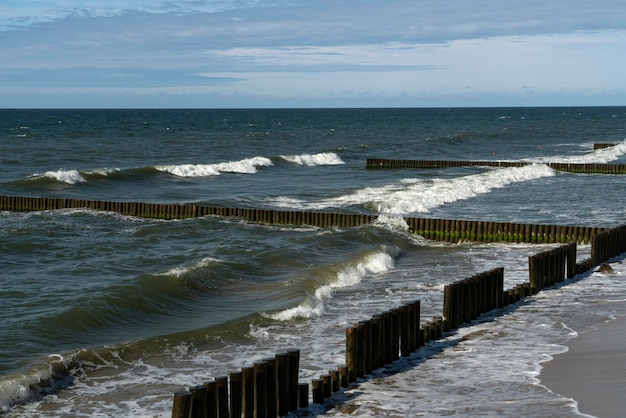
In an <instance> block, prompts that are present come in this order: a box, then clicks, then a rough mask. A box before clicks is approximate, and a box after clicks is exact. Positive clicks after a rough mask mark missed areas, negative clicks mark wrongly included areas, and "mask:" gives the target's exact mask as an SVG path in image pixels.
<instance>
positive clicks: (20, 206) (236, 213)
mask: <svg viewBox="0 0 626 418" xmlns="http://www.w3.org/2000/svg"><path fill="white" fill-rule="evenodd" d="M81 208H84V209H90V210H100V211H107V212H115V213H120V214H123V215H128V216H139V217H145V218H158V219H186V218H195V217H202V216H211V215H213V216H226V217H235V218H241V219H245V220H247V221H250V222H261V223H270V224H288V225H311V226H318V227H322V228H325V227H331V226H334V227H339V228H351V227H357V226H362V225H367V224H370V223H372V222H374V221H375V220H376V219H377V216H376V215H370V214H355V213H328V212H302V211H283V210H274V209H255V208H232V207H231V208H227V207H216V206H204V205H192V204H189V205H179V204H163V203H140V202H110V201H100V200H84V199H65V198H53V197H28V196H0V210H10V211H39V210H60V209H81ZM404 220H405V222H406V223H407V224H408V226H409V229H410V230H411V231H413V232H414V233H416V234H418V235H421V236H423V237H424V238H426V239H429V240H434V241H446V242H460V241H473V242H492V241H507V242H526V243H566V242H577V243H579V244H583V243H584V244H586V243H589V240H590V239H591V237H592V236H594V235H595V234H597V233H598V232H600V231H602V230H604V228H597V227H587V226H565V225H541V224H520V223H514V222H489V221H471V220H454V219H434V218H408V217H407V218H404Z"/></svg>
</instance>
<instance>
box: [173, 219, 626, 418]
mask: <svg viewBox="0 0 626 418" xmlns="http://www.w3.org/2000/svg"><path fill="white" fill-rule="evenodd" d="M591 245H592V251H591V253H592V257H591V258H589V259H586V260H583V261H581V262H580V263H577V261H576V249H577V246H576V243H569V244H566V245H561V246H559V247H557V248H553V249H549V250H546V251H542V252H540V253H537V254H535V255H532V256H530V257H529V258H528V265H529V270H528V272H529V273H528V277H529V279H528V281H527V282H524V283H520V284H518V285H516V286H515V287H514V288H511V289H507V290H504V268H502V267H500V268H495V269H493V270H490V271H486V272H483V273H479V274H476V275H473V276H471V277H469V278H465V279H462V280H458V281H456V282H453V283H451V284H448V285H446V286H445V287H444V291H443V312H442V316H437V317H433V318H431V319H429V320H426V321H422V320H421V313H420V306H421V305H420V301H419V300H418V301H413V302H409V303H406V304H403V305H402V306H400V307H397V308H393V309H390V310H388V311H385V312H382V313H379V314H375V315H373V316H372V317H371V318H370V319H368V320H362V321H359V322H358V323H356V324H354V325H352V326H349V327H348V328H346V330H345V363H344V364H341V365H338V366H336V367H334V368H331V369H330V370H329V371H328V372H327V373H322V374H320V376H319V378H314V379H312V381H311V386H310V388H311V390H310V391H309V384H308V383H306V382H300V381H299V380H298V376H297V370H298V365H297V364H298V362H299V356H300V351H299V350H290V351H289V352H288V354H285V353H282V354H277V355H276V357H275V358H273V359H272V358H271V359H264V360H261V361H258V362H255V363H254V366H253V367H244V368H242V370H241V371H240V372H239V371H237V372H234V373H231V374H230V383H228V378H227V377H218V378H216V379H214V380H213V381H211V382H207V383H204V384H203V385H198V386H191V387H190V388H189V389H188V390H181V391H178V392H176V393H175V394H174V398H173V409H172V417H176V418H192V417H212V418H213V417H214V418H225V417H238V418H239V417H245V418H252V417H255V418H256V417H267V418H274V417H277V416H279V417H282V416H285V415H288V414H289V413H291V412H294V411H296V410H297V409H299V408H306V407H308V406H309V402H310V401H312V402H313V403H316V404H324V403H325V402H326V400H327V399H328V398H330V397H331V396H332V395H333V394H334V393H337V392H339V391H341V390H344V389H345V388H348V387H350V385H354V384H358V381H359V379H361V380H363V379H367V378H368V376H370V375H371V374H372V373H373V371H374V370H377V369H380V368H383V367H385V366H386V365H389V364H391V363H393V362H394V361H396V360H398V359H400V358H402V357H408V356H410V355H411V354H412V353H413V352H415V351H416V350H418V349H420V348H421V347H424V346H425V345H427V344H428V343H429V342H430V341H435V340H438V339H441V338H443V337H446V336H447V335H450V333H452V332H454V331H456V330H458V329H459V328H460V327H461V326H463V325H465V324H470V323H471V322H472V321H474V320H476V319H478V318H479V317H480V316H481V315H483V314H485V313H488V312H494V311H495V314H497V313H498V310H500V311H501V312H504V311H502V309H503V308H505V307H507V306H509V305H512V304H515V303H516V302H518V301H520V300H522V299H524V298H526V297H529V296H531V295H533V294H536V293H538V292H540V291H542V290H544V289H546V288H548V287H551V286H554V285H556V284H566V280H568V279H572V278H574V277H575V275H576V274H580V273H584V272H585V271H587V270H589V269H591V268H593V267H595V266H596V265H599V264H600V263H603V262H605V261H608V260H609V259H610V258H612V257H615V256H617V255H620V254H622V253H624V252H626V225H624V226H622V227H618V228H613V229H607V230H606V231H603V232H602V233H600V234H597V235H595V236H594V237H593V239H592V241H591ZM289 355H291V356H292V360H291V363H290V362H289ZM280 364H283V366H282V367H281V366H279V365H280ZM219 382H221V383H219ZM219 387H222V388H223V390H222V391H221V392H220V391H219V389H218V388H219ZM227 388H230V394H229V392H228V389H227Z"/></svg>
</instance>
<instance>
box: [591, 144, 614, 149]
mask: <svg viewBox="0 0 626 418" xmlns="http://www.w3.org/2000/svg"><path fill="white" fill-rule="evenodd" d="M616 145H617V144H593V149H594V150H596V149H603V148H611V147H614V146H616Z"/></svg>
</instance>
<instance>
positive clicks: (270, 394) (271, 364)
mask: <svg viewBox="0 0 626 418" xmlns="http://www.w3.org/2000/svg"><path fill="white" fill-rule="evenodd" d="M263 361H264V362H266V363H267V383H266V384H267V416H268V417H270V418H274V417H275V416H276V414H277V412H278V387H277V379H276V358H275V357H270V358H266V359H263Z"/></svg>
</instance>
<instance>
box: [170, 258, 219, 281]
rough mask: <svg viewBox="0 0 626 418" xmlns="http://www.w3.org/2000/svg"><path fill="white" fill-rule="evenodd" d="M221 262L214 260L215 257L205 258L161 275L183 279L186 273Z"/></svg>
mask: <svg viewBox="0 0 626 418" xmlns="http://www.w3.org/2000/svg"><path fill="white" fill-rule="evenodd" d="M219 262H220V260H219V259H217V258H213V257H204V258H203V259H202V260H200V261H198V262H196V263H193V264H190V265H188V266H178V267H174V268H172V269H170V270H168V271H166V272H163V273H160V275H163V276H174V277H181V276H183V275H184V274H186V273H189V272H190V271H193V270H197V269H199V268H202V267H206V266H208V265H211V264H214V263H219Z"/></svg>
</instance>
